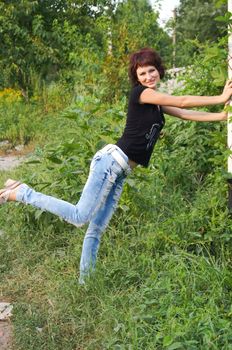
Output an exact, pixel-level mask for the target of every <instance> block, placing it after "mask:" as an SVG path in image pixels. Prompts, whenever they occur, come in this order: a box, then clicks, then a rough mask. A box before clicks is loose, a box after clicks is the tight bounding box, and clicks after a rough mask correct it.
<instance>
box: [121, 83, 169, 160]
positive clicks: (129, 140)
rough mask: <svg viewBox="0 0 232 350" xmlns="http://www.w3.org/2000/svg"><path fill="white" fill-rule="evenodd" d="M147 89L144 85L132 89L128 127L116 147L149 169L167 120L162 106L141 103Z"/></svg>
mask: <svg viewBox="0 0 232 350" xmlns="http://www.w3.org/2000/svg"><path fill="white" fill-rule="evenodd" d="M145 89H147V87H146V86H143V85H137V86H135V87H134V88H133V89H132V91H131V94H130V98H129V105H128V113H127V120H126V127H125V129H124V132H123V135H122V136H121V138H120V139H119V140H118V141H117V143H116V145H117V146H118V147H119V148H121V150H122V151H123V152H124V153H125V154H126V155H127V157H128V158H129V159H131V160H133V161H134V162H136V163H137V164H141V165H143V166H145V167H147V166H148V164H149V160H150V158H151V154H152V151H153V148H154V145H155V143H156V141H157V140H158V138H159V134H160V131H161V129H162V128H163V127H164V124H165V120H164V115H163V112H162V108H161V107H160V106H157V105H153V104H148V103H144V104H141V103H139V97H140V95H141V93H142V92H143V91H144V90H145Z"/></svg>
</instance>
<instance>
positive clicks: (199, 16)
mask: <svg viewBox="0 0 232 350" xmlns="http://www.w3.org/2000/svg"><path fill="white" fill-rule="evenodd" d="M226 11H227V2H226V1H225V0H223V1H218V0H210V1H204V0H181V1H180V5H179V6H178V7H177V16H176V21H175V23H173V24H172V25H173V26H175V28H176V29H175V30H176V65H177V66H179V67H182V66H188V65H190V64H191V57H192V56H193V55H194V54H198V53H199V52H201V45H202V44H206V43H207V42H208V43H210V44H213V43H215V41H217V40H218V39H220V38H222V37H223V36H224V35H225V34H226V32H227V24H228V20H227V21H226V22H227V23H226V22H225V15H226Z"/></svg>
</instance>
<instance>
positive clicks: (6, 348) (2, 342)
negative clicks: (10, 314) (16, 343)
mask: <svg viewBox="0 0 232 350" xmlns="http://www.w3.org/2000/svg"><path fill="white" fill-rule="evenodd" d="M12 345H13V344H12V326H11V323H10V321H0V350H11V349H12Z"/></svg>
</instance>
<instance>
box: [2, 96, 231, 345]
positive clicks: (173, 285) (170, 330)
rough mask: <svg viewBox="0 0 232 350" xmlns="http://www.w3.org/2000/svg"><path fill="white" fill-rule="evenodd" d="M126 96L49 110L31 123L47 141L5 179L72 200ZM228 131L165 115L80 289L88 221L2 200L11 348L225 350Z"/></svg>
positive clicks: (120, 120) (116, 129)
mask: <svg viewBox="0 0 232 350" xmlns="http://www.w3.org/2000/svg"><path fill="white" fill-rule="evenodd" d="M48 102H49V101H48ZM124 104H125V101H121V102H118V104H117V105H115V106H114V107H112V106H109V105H107V104H106V103H105V104H102V103H101V101H99V100H98V99H97V98H95V97H90V96H84V95H83V96H80V95H79V94H77V96H76V97H75V99H74V101H73V104H71V105H70V106H69V107H68V108H63V110H62V111H61V112H59V111H56V114H55V115H56V117H54V114H53V113H50V114H49V113H48V114H46V124H43V123H42V124H43V126H41V124H40V126H39V127H38V128H35V133H40V130H41V129H40V128H42V129H43V132H44V133H45V139H46V144H45V145H44V146H42V145H41V144H40V145H39V146H37V147H36V149H35V152H34V154H33V155H32V156H30V157H29V158H28V159H27V161H26V162H25V163H24V164H23V165H22V166H21V167H20V168H18V169H16V170H14V171H12V172H11V173H5V172H4V173H3V172H2V173H0V180H1V183H3V182H4V180H5V179H6V178H7V177H9V176H10V177H12V178H17V179H20V180H21V181H25V182H26V183H28V184H30V185H32V186H33V187H35V188H36V189H37V190H40V191H43V192H45V193H48V194H51V195H55V196H57V197H60V198H63V199H66V200H68V201H71V202H74V203H75V202H76V201H77V200H78V198H79V195H80V193H81V190H82V187H83V185H84V183H85V180H86V177H87V174H88V166H89V163H90V159H91V157H92V155H93V154H94V152H95V151H96V150H97V149H99V148H100V147H102V146H103V145H104V144H106V143H113V142H115V141H116V139H117V137H118V136H119V135H120V133H121V131H122V128H123V125H124V121H125V113H124ZM32 105H33V104H32ZM30 106H31V105H30ZM61 107H62V106H61ZM30 108H33V107H30ZM59 109H62V108H59ZM37 111H38V110H37ZM40 117H41V118H42V116H41V115H40ZM40 117H39V118H40ZM43 118H44V116H43ZM32 119H33V118H32ZM43 120H44V119H43ZM45 125H46V127H45ZM224 128H225V126H224V125H223V123H222V124H208V125H206V124H204V125H200V124H196V123H188V122H187V123H183V122H180V121H176V120H168V121H167V126H166V131H165V135H164V137H163V139H162V140H160V142H159V143H158V145H157V147H156V149H155V151H154V155H153V158H152V161H151V165H150V167H149V169H144V168H137V169H136V170H135V171H134V173H133V174H132V175H131V176H130V177H129V178H128V179H127V182H126V185H125V189H124V193H123V196H122V198H121V200H120V203H119V206H118V209H117V211H116V213H115V215H114V217H113V219H112V221H111V223H110V226H109V227H108V229H107V231H106V232H105V234H104V236H103V240H102V244H101V247H100V251H99V256H98V264H97V270H96V273H95V274H94V276H92V278H91V279H90V280H89V281H88V282H87V283H86V285H84V286H80V285H79V284H78V265H79V259H80V254H81V245H82V241H83V235H84V232H85V227H84V228H80V229H77V228H74V227H73V226H71V225H69V224H66V223H63V222H61V221H60V219H58V218H57V217H54V216H53V215H51V214H49V213H44V212H41V211H40V210H36V209H34V208H31V207H28V206H23V205H21V204H15V203H10V204H7V205H5V206H2V207H1V208H0V218H1V230H2V232H3V233H1V236H0V272H1V286H0V295H1V299H5V300H9V301H11V302H12V303H13V305H14V312H13V318H12V322H13V325H14V340H15V345H14V348H15V349H16V350H25V349H27V350H32V349H33V350H39V349H41V350H42V349H45V350H48V349H49V350H59V349H60V350H61V349H62V350H63V349H65V350H81V349H88V350H96V349H99V350H103V349H115V350H119V349H121V350H123V349H125V350H127V349H132V350H138V349H139V350H140V349H141V350H143V349H146V350H153V349H157V350H161V349H165V350H175V349H186V350H206V349H207V350H208V349H213V350H214V349H218V350H219V349H220V350H230V349H232V332H231V325H232V322H231V317H232V304H231V300H232V278H231V262H232V261H231V238H232V236H231V229H232V223H231V219H230V217H229V215H228V212H227V209H226V191H227V188H226V181H225V178H224V170H223V169H222V167H221V164H222V163H223V162H224V159H225V155H224V149H225V140H224V136H223V135H225V129H224ZM9 130H10V129H9ZM23 130H26V129H23ZM26 133H27V132H26V131H25V134H26ZM177 135H178V137H177ZM199 135H200V137H199Z"/></svg>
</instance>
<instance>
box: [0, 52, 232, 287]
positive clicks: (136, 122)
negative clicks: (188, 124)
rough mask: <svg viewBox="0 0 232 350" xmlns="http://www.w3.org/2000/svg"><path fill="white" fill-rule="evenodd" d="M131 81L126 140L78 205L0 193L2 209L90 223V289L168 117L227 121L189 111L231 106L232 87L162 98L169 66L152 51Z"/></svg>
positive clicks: (86, 265)
mask: <svg viewBox="0 0 232 350" xmlns="http://www.w3.org/2000/svg"><path fill="white" fill-rule="evenodd" d="M129 76H130V79H131V83H132V90H131V94H130V99H129V106H128V114H127V121H126V127H125V130H124V132H123V135H122V137H121V138H120V139H119V140H118V142H117V143H116V144H115V145H107V146H105V147H104V148H103V149H101V150H100V151H98V152H97V153H96V154H95V155H94V157H93V159H92V162H91V165H90V173H89V177H88V180H87V182H86V184H85V186H84V189H83V192H82V195H81V197H80V200H79V202H78V203H77V204H75V205H73V204H70V203H68V202H65V201H63V200H61V199H57V198H54V197H51V196H47V195H44V194H42V193H39V192H36V191H34V190H33V189H32V188H30V187H28V186H27V185H26V184H22V183H20V182H18V181H14V180H10V179H9V180H8V181H7V182H6V183H5V188H4V189H2V190H0V202H1V203H5V202H7V201H18V202H22V203H25V204H31V205H33V206H34V207H37V208H40V209H42V210H46V211H49V212H51V213H53V214H56V215H58V216H60V217H61V218H62V219H64V220H65V221H67V222H69V223H71V224H73V225H75V226H77V227H78V226H81V225H83V224H85V223H87V222H89V226H88V229H87V232H86V235H85V238H84V243H83V249H82V255H81V261H80V279H79V281H80V283H84V280H85V277H86V276H87V275H89V272H90V271H91V269H94V267H95V263H96V256H97V251H98V248H99V244H100V239H101V235H102V232H103V231H104V230H105V228H106V226H107V225H108V223H109V221H110V218H111V216H112V214H113V212H114V210H115V208H116V205H117V203H118V200H119V197H120V195H121V192H122V188H123V183H124V180H125V178H126V176H127V175H128V174H130V172H131V170H132V169H133V168H135V167H136V166H137V165H138V164H140V165H142V166H145V167H147V166H148V164H149V160H150V157H151V154H152V151H153V148H154V145H155V143H156V141H157V139H158V137H159V134H160V131H161V129H162V128H163V126H164V123H165V120H164V116H163V113H166V114H168V115H171V116H174V117H178V118H181V119H185V120H193V121H221V120H226V119H227V113H226V112H224V111H223V112H221V113H207V112H201V111H199V112H198V111H192V110H189V109H185V108H189V107H201V106H207V105H216V104H225V103H226V102H227V101H228V100H229V99H230V97H231V95H232V82H230V81H229V82H227V83H226V85H225V87H224V90H223V92H222V94H221V95H218V96H172V95H167V94H164V93H161V92H158V91H157V84H158V83H159V81H160V79H162V78H163V76H164V66H163V63H162V60H161V58H160V56H159V55H158V53H157V52H156V51H154V50H153V49H150V48H145V49H142V50H140V51H138V52H135V53H133V54H132V55H131V57H130V64H129Z"/></svg>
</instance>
